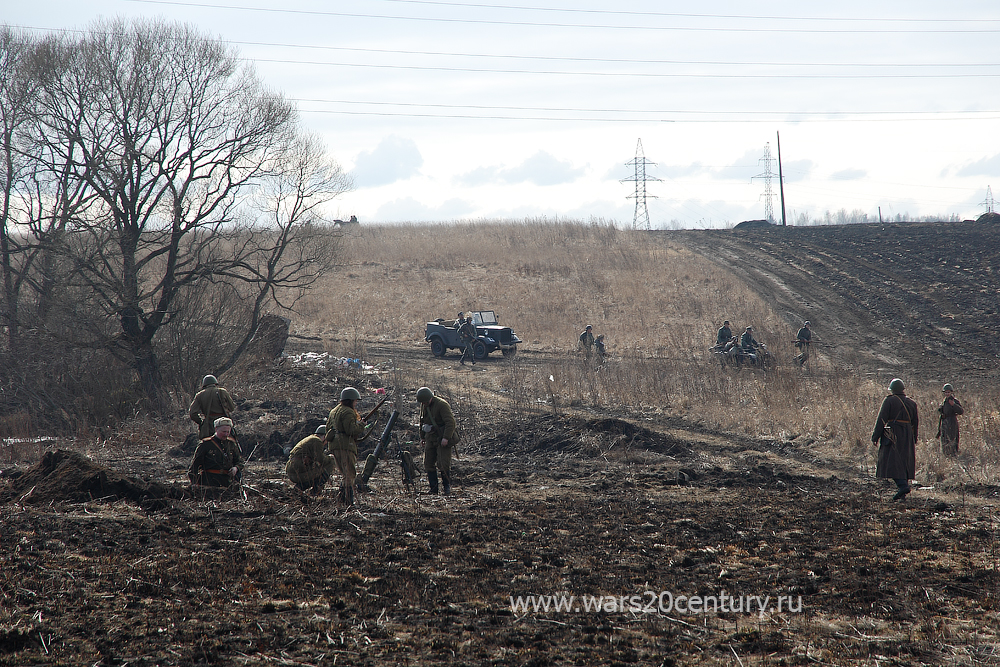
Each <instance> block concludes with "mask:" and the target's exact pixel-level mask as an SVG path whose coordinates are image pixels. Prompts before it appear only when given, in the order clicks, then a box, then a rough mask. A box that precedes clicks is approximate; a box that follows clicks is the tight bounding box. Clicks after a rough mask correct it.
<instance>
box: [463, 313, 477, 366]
mask: <svg viewBox="0 0 1000 667" xmlns="http://www.w3.org/2000/svg"><path fill="white" fill-rule="evenodd" d="M458 335H459V336H461V337H462V342H463V343H464V344H465V349H463V350H462V365H463V366H464V365H465V358H466V357H468V358H469V359H472V365H473V366H475V365H476V352H475V342H476V337H477V336H478V335H479V332H478V331H476V325H475V324H473V323H472V316H471V315H469V316H468V317H466V318H465V322H463V323H462V326H460V327H459V328H458Z"/></svg>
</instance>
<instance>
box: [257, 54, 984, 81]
mask: <svg viewBox="0 0 1000 667" xmlns="http://www.w3.org/2000/svg"><path fill="white" fill-rule="evenodd" d="M245 60H247V61H248V62H255V63H279V64H282V65H317V66H323V67H360V68H369V69H400V70H409V71H413V70H416V71H422V72H467V73H472V74H541V75H552V76H599V77H608V76H609V77H642V78H658V79H659V78H662V79H973V78H974V79H983V78H986V79H995V78H997V77H1000V72H997V73H987V72H981V73H973V72H966V73H955V72H950V73H941V74H744V73H733V74H710V73H705V72H573V71H566V70H524V69H486V68H481V67H444V66H435V65H386V64H381V63H342V62H341V63H331V62H319V61H314V60H285V59H278V58H246V59H245Z"/></svg>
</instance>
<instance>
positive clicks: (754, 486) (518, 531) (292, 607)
mask: <svg viewBox="0 0 1000 667" xmlns="http://www.w3.org/2000/svg"><path fill="white" fill-rule="evenodd" d="M994 229H995V228H994V227H990V226H986V225H977V224H954V225H936V226H931V225H895V226H889V225H887V226H886V227H885V229H884V230H883V229H882V228H881V227H872V226H859V227H840V228H832V229H831V228H823V229H812V228H805V229H800V228H795V229H781V230H765V231H763V232H761V231H754V232H746V233H743V232H729V231H727V232H690V233H689V232H684V233H674V234H675V235H674V236H671V239H672V240H674V241H676V240H677V239H681V240H682V241H683V242H684V243H686V244H687V245H688V246H689V247H691V248H693V249H695V250H698V251H700V252H703V253H704V254H705V255H706V256H707V257H710V258H713V259H714V261H718V262H720V263H721V264H722V265H724V266H726V267H727V268H728V269H730V270H733V271H734V272H737V273H738V274H740V275H743V276H744V277H745V278H746V279H747V280H748V281H750V282H751V283H752V284H754V285H756V286H757V288H758V290H759V291H760V292H761V293H762V294H764V295H766V298H767V299H768V300H769V301H770V302H771V303H772V304H775V305H776V307H777V308H778V309H779V311H780V312H782V313H785V314H787V317H788V318H789V321H790V322H791V321H796V320H798V319H801V318H809V319H811V320H813V322H814V323H815V324H816V327H815V328H816V329H817V336H818V338H819V340H820V341H822V342H823V343H824V344H825V345H826V346H827V347H825V348H823V354H825V355H828V356H830V357H831V358H833V359H836V360H837V361H839V362H841V363H850V364H856V365H858V366H859V367H863V368H866V369H867V368H870V369H872V370H874V369H877V368H889V369H904V370H906V371H907V373H908V374H909V376H911V377H912V376H920V377H926V378H931V379H933V378H936V375H935V373H945V372H946V373H949V374H952V373H958V372H962V373H966V374H975V375H977V376H978V377H980V378H983V379H987V378H991V377H995V370H994V368H995V365H996V354H997V349H998V348H997V345H996V342H995V340H994V339H993V338H992V333H993V332H994V331H995V330H996V329H997V328H998V325H1000V319H998V314H997V304H998V293H997V286H996V285H995V283H994V266H995V264H996V262H997V258H998V250H997V248H998V245H1000V244H997V243H996V242H995V241H994V240H993V236H992V234H991V232H992V231H993V230H994ZM872 332H874V333H872ZM859 343H863V345H862V344H859ZM372 349H375V348H374V345H373V346H372ZM418 349H419V350H420V352H419V353H417V352H416V351H417V350H418ZM859 349H860V350H861V351H860V352H859V351H858V350H859ZM411 352H412V353H411ZM392 358H393V359H395V360H396V363H397V364H402V365H413V366H414V367H416V368H418V370H419V369H423V368H424V367H425V366H426V367H429V366H430V365H431V364H436V363H439V362H436V361H435V360H433V359H430V358H429V355H428V354H427V353H426V350H425V349H424V347H423V344H418V343H415V344H414V345H413V346H412V348H410V347H406V348H405V349H395V350H393V354H392ZM525 358H526V361H527V363H543V362H542V361H539V360H537V359H534V360H533V357H532V356H531V355H530V354H529V355H526V357H525ZM499 363H502V362H499V361H498V362H491V361H487V363H485V364H482V365H480V366H478V367H477V369H478V370H477V372H484V373H489V372H495V369H494V368H493V365H498V364H499ZM389 380H390V378H388V377H381V376H379V375H377V374H365V375H358V374H352V373H351V372H349V371H342V372H339V373H334V372H331V371H326V370H316V369H304V368H297V367H289V366H287V365H286V366H275V367H273V368H269V369H267V370H265V371H262V372H261V375H260V377H259V378H257V381H255V382H254V383H253V384H254V386H256V387H259V394H258V395H253V396H243V397H241V405H240V410H241V412H244V413H245V414H246V415H248V416H254V415H258V414H263V413H264V412H270V413H278V414H281V415H282V416H283V417H285V418H286V419H287V420H289V421H294V420H295V419H296V415H298V414H301V413H302V410H301V407H302V406H308V409H307V410H306V412H307V413H315V411H316V410H318V409H320V406H325V405H327V404H328V401H329V396H330V394H331V392H332V391H334V390H335V389H336V388H338V387H340V386H343V385H344V384H348V383H350V384H354V385H356V386H359V387H360V388H362V389H371V388H372V387H373V386H376V385H377V384H378V383H382V382H385V383H388V381H389ZM402 389H403V390H404V391H405V392H406V397H407V401H411V400H412V393H413V389H415V387H406V388H402ZM363 393H364V392H363ZM289 396H295V401H294V403H295V405H292V404H291V403H293V402H291V401H289V400H288V397H289ZM397 406H398V407H400V408H401V419H400V422H399V424H398V425H397V428H396V431H395V433H396V437H395V438H394V440H393V443H392V446H391V447H390V450H389V456H388V457H387V459H386V460H385V461H383V462H382V463H381V464H380V466H379V468H378V469H377V470H376V472H375V474H374V476H373V478H372V484H371V487H372V490H371V492H369V493H366V494H363V495H361V496H360V500H359V503H358V504H357V505H356V506H355V507H353V508H350V509H345V508H343V507H342V506H339V505H338V504H337V503H336V501H335V499H334V494H333V493H332V492H331V491H330V490H329V489H328V490H327V491H326V492H325V493H324V494H323V495H320V496H319V497H312V496H306V495H302V494H300V493H298V492H296V491H294V490H293V489H291V488H290V487H289V486H287V485H286V484H285V482H284V475H283V463H282V462H281V461H280V459H279V458H274V457H271V458H262V457H261V456H259V455H258V456H255V457H254V459H253V460H252V461H251V462H250V463H249V465H248V468H247V473H246V479H247V485H246V487H245V488H244V489H243V490H242V491H240V492H233V493H230V494H228V495H225V496H223V497H220V498H214V499H213V498H210V499H206V498H192V497H191V496H190V494H189V493H188V492H187V491H186V490H185V489H184V487H183V485H181V483H180V481H179V480H180V479H181V478H182V476H183V471H184V470H185V469H186V467H187V465H188V462H189V453H185V452H184V451H183V449H182V448H177V449H175V451H174V454H173V455H167V454H165V452H167V451H168V450H170V449H171V448H174V447H176V445H177V443H168V442H157V441H155V440H154V442H153V443H152V444H150V443H145V442H144V443H133V444H131V445H127V446H126V445H120V446H116V447H95V448H94V449H93V451H84V452H79V453H77V452H59V453H55V454H50V455H47V456H46V457H45V458H44V459H43V460H42V461H40V462H38V463H37V464H35V465H33V466H24V465H18V466H14V465H10V466H5V467H3V468H2V469H0V470H2V473H3V474H2V476H0V664H3V665H18V666H21V665H107V666H111V665H119V666H121V665H147V666H151V665H431V664H448V665H494V664H499V665H739V666H747V667H748V666H749V665H871V666H873V667H874V666H875V665H1000V636H998V633H1000V627H998V623H997V618H998V611H1000V544H998V540H997V531H998V528H1000V512H998V503H1000V489H998V488H997V487H995V486H990V485H969V484H962V483H960V482H955V483H953V484H937V485H935V486H934V487H933V488H927V487H924V488H920V489H916V490H915V491H914V493H913V494H912V495H911V497H910V498H909V499H908V500H907V501H906V502H905V503H891V502H888V498H889V496H890V495H891V489H889V486H888V485H885V484H882V483H881V480H875V479H873V475H872V471H871V470H868V469H865V468H863V467H861V466H859V465H858V462H857V460H856V458H853V457H850V456H847V455H846V454H845V455H844V456H839V455H836V454H831V453H828V452H825V451H820V450H819V449H817V448H816V446H815V445H814V442H813V441H812V439H810V438H806V437H792V436H790V437H789V438H788V439H784V440H761V439H755V438H750V437H747V436H743V435H735V434H731V433H722V432H717V431H714V430H712V429H709V428H705V427H702V426H698V425H697V424H692V423H691V422H689V421H685V420H682V419H680V418H670V417H667V416H656V415H652V416H645V417H643V416H635V417H629V418H622V417H621V415H611V414H600V413H595V412H583V411H575V412H574V411H569V412H567V411H562V412H556V411H555V410H552V409H544V410H539V411H535V412H531V413H530V414H526V415H522V416H520V417H519V418H518V419H517V420H512V419H511V417H510V415H508V414H504V413H502V412H501V411H500V410H497V412H496V414H483V415H479V416H478V421H477V423H476V426H475V428H470V429H468V432H467V434H466V437H465V442H464V444H463V445H461V446H460V448H459V451H458V459H457V460H456V461H455V464H454V465H455V489H454V493H453V494H452V495H451V496H448V497H444V496H432V495H429V494H427V485H426V481H425V480H418V482H417V484H416V486H415V488H411V487H408V486H405V485H404V484H403V483H402V481H401V475H400V467H399V465H398V462H397V459H396V456H397V454H398V450H399V449H400V448H411V449H413V448H414V445H413V444H412V441H413V440H414V439H415V436H416V431H415V429H414V428H413V425H412V423H411V422H412V419H413V418H414V411H413V406H412V403H411V402H400V403H398V404H397ZM363 407H364V406H363ZM385 417H386V415H383V416H382V423H384V420H385ZM459 417H460V419H461V418H462V417H463V415H461V414H459ZM866 418H867V417H866ZM308 428H310V426H308V425H306V424H305V423H302V422H298V423H296V425H295V427H294V428H292V429H284V430H283V431H282V432H281V433H280V434H279V436H280V437H279V438H278V440H283V441H287V440H291V439H294V438H296V437H299V436H300V435H301V434H302V433H303V432H305V430H308ZM247 436H248V438H256V441H259V442H260V443H261V444H260V445H258V447H259V449H258V454H260V453H265V454H270V453H272V451H271V448H270V447H269V446H268V443H269V438H270V440H274V438H273V437H270V436H271V434H268V433H262V434H254V433H248V434H247ZM372 444H373V443H372ZM278 449H279V450H280V447H279V448H278ZM369 449H370V448H369ZM364 453H365V452H364V451H363V452H362V458H363V454H364ZM890 484H891V483H890ZM529 596H534V597H532V598H531V599H529ZM779 596H781V600H780V601H779V599H778V598H779ZM765 597H766V602H765V600H764V599H765ZM555 604H559V605H561V606H562V605H564V604H565V606H566V607H565V608H562V609H558V610H557V609H556V608H555ZM779 604H780V605H781V607H780V608H779ZM546 606H548V609H546V608H545V607H546ZM588 606H589V607H590V608H589V609H588V608H587V607H588ZM762 606H763V609H761V607H762Z"/></svg>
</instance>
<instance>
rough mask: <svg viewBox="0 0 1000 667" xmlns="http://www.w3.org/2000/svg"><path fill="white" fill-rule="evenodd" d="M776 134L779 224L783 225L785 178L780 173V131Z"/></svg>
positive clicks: (785, 224) (784, 221)
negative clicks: (779, 204) (779, 206)
mask: <svg viewBox="0 0 1000 667" xmlns="http://www.w3.org/2000/svg"><path fill="white" fill-rule="evenodd" d="M775 134H777V135H778V189H779V190H781V226H782V227H785V226H787V225H788V222H787V221H786V220H785V178H784V176H782V175H781V132H775Z"/></svg>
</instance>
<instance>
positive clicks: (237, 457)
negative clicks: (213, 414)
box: [188, 417, 245, 486]
mask: <svg viewBox="0 0 1000 667" xmlns="http://www.w3.org/2000/svg"><path fill="white" fill-rule="evenodd" d="M232 429H233V420H232V419H230V418H229V417H219V418H218V419H216V420H215V434H214V435H212V436H211V437H208V438H205V439H204V440H202V441H201V442H200V443H198V448H197V449H195V450H194V458H193V459H192V460H191V468H190V469H189V470H188V479H189V480H191V483H192V484H197V485H200V486H229V485H230V484H232V483H233V482H239V481H240V478H241V477H242V475H243V466H244V465H245V463H244V461H243V453H242V452H241V451H240V446H239V443H237V442H236V440H234V439H233V438H232V437H230V435H229V434H230V432H231V431H232Z"/></svg>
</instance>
